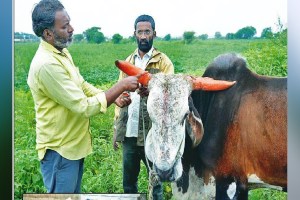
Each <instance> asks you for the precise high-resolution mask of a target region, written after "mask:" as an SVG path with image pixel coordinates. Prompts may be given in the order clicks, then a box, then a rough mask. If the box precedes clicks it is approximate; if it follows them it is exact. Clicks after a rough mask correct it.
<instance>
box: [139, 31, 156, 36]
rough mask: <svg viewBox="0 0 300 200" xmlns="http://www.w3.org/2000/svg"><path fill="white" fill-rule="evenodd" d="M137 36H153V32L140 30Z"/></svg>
mask: <svg viewBox="0 0 300 200" xmlns="http://www.w3.org/2000/svg"><path fill="white" fill-rule="evenodd" d="M136 34H137V35H138V36H142V35H143V34H145V35H147V36H148V35H151V34H152V31H150V30H145V31H142V30H138V31H137V32H136Z"/></svg>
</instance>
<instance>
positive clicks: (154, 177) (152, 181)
mask: <svg viewBox="0 0 300 200" xmlns="http://www.w3.org/2000/svg"><path fill="white" fill-rule="evenodd" d="M142 120H143V136H144V152H145V160H146V163H147V167H148V169H149V181H148V199H150V200H152V199H153V188H154V187H155V186H157V185H158V184H159V182H160V180H159V177H158V174H157V173H156V172H155V171H154V170H153V169H152V168H151V167H150V165H149V162H148V158H147V156H146V145H145V143H146V131H145V120H144V109H143V108H142Z"/></svg>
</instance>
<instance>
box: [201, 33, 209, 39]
mask: <svg viewBox="0 0 300 200" xmlns="http://www.w3.org/2000/svg"><path fill="white" fill-rule="evenodd" d="M199 39H201V40H207V39H208V35H207V34H201V35H199Z"/></svg>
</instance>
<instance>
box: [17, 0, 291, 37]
mask: <svg viewBox="0 0 300 200" xmlns="http://www.w3.org/2000/svg"><path fill="white" fill-rule="evenodd" d="M38 2H39V0H15V1H14V32H25V33H31V34H34V33H33V31H32V24H31V12H32V10H33V7H34V4H35V3H38ZM61 2H62V4H63V5H64V7H65V9H66V11H67V12H68V14H69V16H70V18H71V25H72V26H73V28H74V34H81V33H83V32H84V31H85V30H87V29H88V28H91V27H93V26H96V27H101V32H102V33H103V34H104V35H105V36H107V37H112V36H113V35H114V34H116V33H119V34H121V35H122V36H123V37H129V36H132V35H133V32H134V21H135V19H136V18H137V17H138V16H139V15H141V14H149V15H151V16H152V17H153V18H154V20H155V23H156V33H157V36H159V37H164V36H165V35H167V34H171V37H182V35H183V33H184V32H185V31H194V32H195V35H196V36H198V35H201V34H208V35H209V37H213V36H214V34H215V32H220V33H221V34H222V36H225V35H226V34H227V33H236V32H237V31H238V30H239V29H241V28H243V27H246V26H253V27H254V28H256V31H257V35H256V36H260V34H261V32H262V30H263V29H264V28H267V27H271V28H272V31H273V32H277V31H278V29H277V25H276V24H278V23H277V22H278V18H280V20H281V22H282V24H283V25H284V27H288V24H287V0H205V1H204V0H150V1H149V0H148V1H141V0H84V1H79V0H61Z"/></svg>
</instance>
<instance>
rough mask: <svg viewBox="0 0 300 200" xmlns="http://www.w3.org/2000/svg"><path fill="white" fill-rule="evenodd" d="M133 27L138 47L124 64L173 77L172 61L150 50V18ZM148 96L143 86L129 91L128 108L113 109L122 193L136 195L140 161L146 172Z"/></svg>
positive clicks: (157, 195)
mask: <svg viewBox="0 0 300 200" xmlns="http://www.w3.org/2000/svg"><path fill="white" fill-rule="evenodd" d="M134 28H135V31H134V35H135V37H136V41H137V44H138V48H137V49H136V50H135V51H134V52H133V53H132V54H131V55H130V56H128V57H127V58H126V61H128V62H130V63H132V64H134V65H135V66H137V67H139V68H142V69H143V70H146V71H149V72H150V73H151V74H155V73H158V72H162V73H165V74H173V73H174V66H173V64H172V62H171V60H170V59H169V58H168V57H167V56H166V55H165V54H164V53H162V52H160V51H158V50H157V49H156V48H154V47H153V39H154V38H155V37H156V31H155V22H154V20H153V18H152V17H151V16H149V15H141V16H139V17H138V18H137V19H136V20H135V23H134ZM124 77H126V75H125V74H124V73H123V72H121V73H120V77H119V80H122V79H123V78H124ZM148 94H149V91H148V90H147V88H146V87H143V86H142V87H140V88H139V90H137V91H135V92H130V94H129V96H130V98H131V101H132V102H131V104H130V105H129V106H128V107H123V108H119V107H116V112H115V135H114V149H117V148H118V144H117V142H122V144H123V189H124V193H137V192H138V187H137V184H138V175H139V172H140V161H141V160H143V162H144V164H145V165H146V167H147V170H148V172H149V168H148V166H147V164H146V163H147V162H146V157H145V152H144V134H147V133H148V131H149V129H150V128H151V121H150V118H149V115H148V112H147V96H148ZM119 98H122V96H120V97H119ZM143 121H144V124H145V126H144V127H143ZM143 130H145V133H143ZM150 167H152V163H150ZM153 199H163V195H162V184H161V183H159V184H158V185H157V186H155V187H154V188H153Z"/></svg>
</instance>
